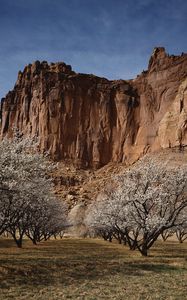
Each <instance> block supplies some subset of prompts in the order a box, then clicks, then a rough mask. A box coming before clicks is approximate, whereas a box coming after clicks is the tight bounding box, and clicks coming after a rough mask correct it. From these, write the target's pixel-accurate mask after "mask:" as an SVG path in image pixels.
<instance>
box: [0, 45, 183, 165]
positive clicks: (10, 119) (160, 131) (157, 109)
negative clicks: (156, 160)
mask: <svg viewBox="0 0 187 300" xmlns="http://www.w3.org/2000/svg"><path fill="white" fill-rule="evenodd" d="M1 116H2V117H1V135H2V136H5V135H11V134H12V128H13V127H17V128H19V129H20V131H22V132H23V133H24V134H27V135H37V136H38V137H39V140H40V147H41V150H42V151H43V150H49V151H50V153H51V155H52V157H53V158H54V159H57V160H67V161H70V162H73V163H74V164H75V165H77V166H80V167H96V168H97V167H101V166H103V165H106V164H107V163H109V162H126V163H127V164H128V163H132V162H133V161H135V160H136V159H137V158H138V157H140V156H141V155H143V154H145V153H146V152H148V151H155V150H157V149H161V148H167V147H175V146H180V147H181V146H185V145H187V54H182V55H181V56H173V55H172V56H169V55H168V54H166V52H165V49H164V48H155V49H154V52H153V54H152V56H151V58H150V61H149V66H148V70H147V71H144V72H143V73H142V74H141V75H139V76H138V77H137V78H136V79H134V80H128V81H125V80H118V81H117V80H115V81H109V80H107V79H105V78H99V77H96V76H94V75H86V74H78V73H75V72H74V71H72V69H71V67H70V66H67V65H66V64H64V63H55V64H48V63H47V62H39V61H36V62H35V63H33V64H32V65H31V64H30V65H28V66H26V67H25V69H24V71H23V72H19V74H18V79H17V82H16V84H15V87H14V89H13V91H11V92H9V93H8V94H7V96H6V97H5V98H4V99H2V102H1Z"/></svg>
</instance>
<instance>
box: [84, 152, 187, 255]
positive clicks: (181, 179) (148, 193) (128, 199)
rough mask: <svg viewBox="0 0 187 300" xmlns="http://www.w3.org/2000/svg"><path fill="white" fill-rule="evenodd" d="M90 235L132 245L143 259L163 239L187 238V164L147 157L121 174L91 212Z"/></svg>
mask: <svg viewBox="0 0 187 300" xmlns="http://www.w3.org/2000/svg"><path fill="white" fill-rule="evenodd" d="M85 224H86V225H87V227H88V228H89V231H90V234H93V235H97V236H101V237H103V238H104V239H105V240H109V241H112V239H113V238H115V239H117V240H118V241H119V243H124V244H125V245H128V247H129V248H130V249H131V250H135V249H137V250H139V251H140V252H141V254H142V255H143V256H147V255H148V250H149V249H150V248H151V247H152V245H153V244H154V243H155V241H156V240H157V239H158V238H159V237H160V236H162V238H163V239H164V240H166V239H167V238H168V237H169V236H171V235H172V234H174V233H176V236H177V238H178V239H179V241H180V242H183V241H184V240H185V239H187V165H182V166H179V167H176V168H175V167H172V166H169V165H168V163H167V162H165V163H164V162H159V161H158V160H157V159H155V158H151V157H149V156H148V157H145V158H143V159H142V160H140V161H139V162H138V163H137V164H135V165H134V166H132V167H131V168H129V170H127V171H126V172H124V173H123V174H120V175H118V176H117V177H116V179H115V180H114V184H113V186H110V187H106V189H105V191H104V192H103V193H101V194H100V195H99V196H98V199H97V201H96V202H94V203H92V204H91V205H90V206H89V207H88V210H87V214H86V218H85Z"/></svg>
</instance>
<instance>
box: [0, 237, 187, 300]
mask: <svg viewBox="0 0 187 300" xmlns="http://www.w3.org/2000/svg"><path fill="white" fill-rule="evenodd" d="M150 254H151V256H150V257H148V258H143V257H141V256H140V254H139V253H138V252H136V251H129V250H128V249H126V248H125V247H124V246H121V245H117V244H113V243H112V244H111V243H107V242H104V241H100V240H97V239H94V240H91V239H89V240H88V239H64V240H58V241H49V242H45V243H42V244H40V245H39V246H32V244H31V243H30V242H29V241H25V244H24V248H23V249H17V248H16V247H15V246H14V244H13V242H12V241H11V240H0V286H1V293H0V299H2V300H6V299H19V300H22V299H25V300H26V299H27V300H30V299H35V300H55V299H56V300H57V299H76V300H78V299H85V300H96V299H107V300H108V299H113V300H120V299H121V300H125V299H135V300H138V299H139V300H140V299H142V300H143V299H159V300H161V299H179V300H183V299H187V243H184V244H182V245H180V244H178V243H177V242H171V241H170V242H166V243H163V242H158V243H157V244H156V246H155V247H154V248H153V249H152V251H151V253H150Z"/></svg>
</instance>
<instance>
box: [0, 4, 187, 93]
mask: <svg viewBox="0 0 187 300" xmlns="http://www.w3.org/2000/svg"><path fill="white" fill-rule="evenodd" d="M155 46H164V47H165V48H166V50H167V52H168V53H170V54H180V53H181V52H187V1H186V0H157V1H156V0H0V98H1V97H3V96H4V95H5V94H6V93H7V92H8V90H10V89H12V88H13V86H14V83H15V81H16V78H17V73H18V71H19V70H23V68H24V66H25V65H26V64H28V63H30V62H33V61H35V60H47V61H49V62H56V61H64V62H66V63H67V64H71V65H72V67H73V69H74V70H75V71H77V72H81V73H92V74H95V75H98V76H103V77H107V78H109V79H119V78H122V79H130V78H133V77H135V76H136V75H137V74H138V73H140V72H141V71H142V70H143V69H146V68H147V63H148V59H149V57H150V55H151V53H152V49H153V48H154V47H155Z"/></svg>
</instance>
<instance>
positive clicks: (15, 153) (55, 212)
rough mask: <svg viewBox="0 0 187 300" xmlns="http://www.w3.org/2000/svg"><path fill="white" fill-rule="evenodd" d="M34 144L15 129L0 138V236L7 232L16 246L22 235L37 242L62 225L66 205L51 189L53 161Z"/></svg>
mask: <svg viewBox="0 0 187 300" xmlns="http://www.w3.org/2000/svg"><path fill="white" fill-rule="evenodd" d="M37 146H38V144H37V142H36V141H34V139H30V138H23V137H21V136H20V135H19V133H17V134H16V133H15V135H14V137H13V138H12V139H6V138H5V139H3V140H2V141H1V142H0V236H1V235H7V234H8V235H9V236H11V237H12V238H13V239H14V241H15V243H16V245H17V246H18V247H22V242H23V238H24V237H28V238H29V239H30V240H31V241H32V242H33V243H34V244H37V243H38V242H40V241H42V240H47V239H49V238H50V237H51V236H52V235H54V236H56V235H57V234H60V235H62V233H63V231H64V228H65V226H66V215H67V209H66V206H65V204H64V203H63V202H62V201H61V200H59V199H58V198H57V197H55V195H54V193H53V183H52V179H51V176H50V174H51V172H52V171H53V170H54V168H55V164H54V163H52V162H51V161H49V160H48V158H47V156H46V155H43V154H40V153H39V152H38V151H37Z"/></svg>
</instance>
